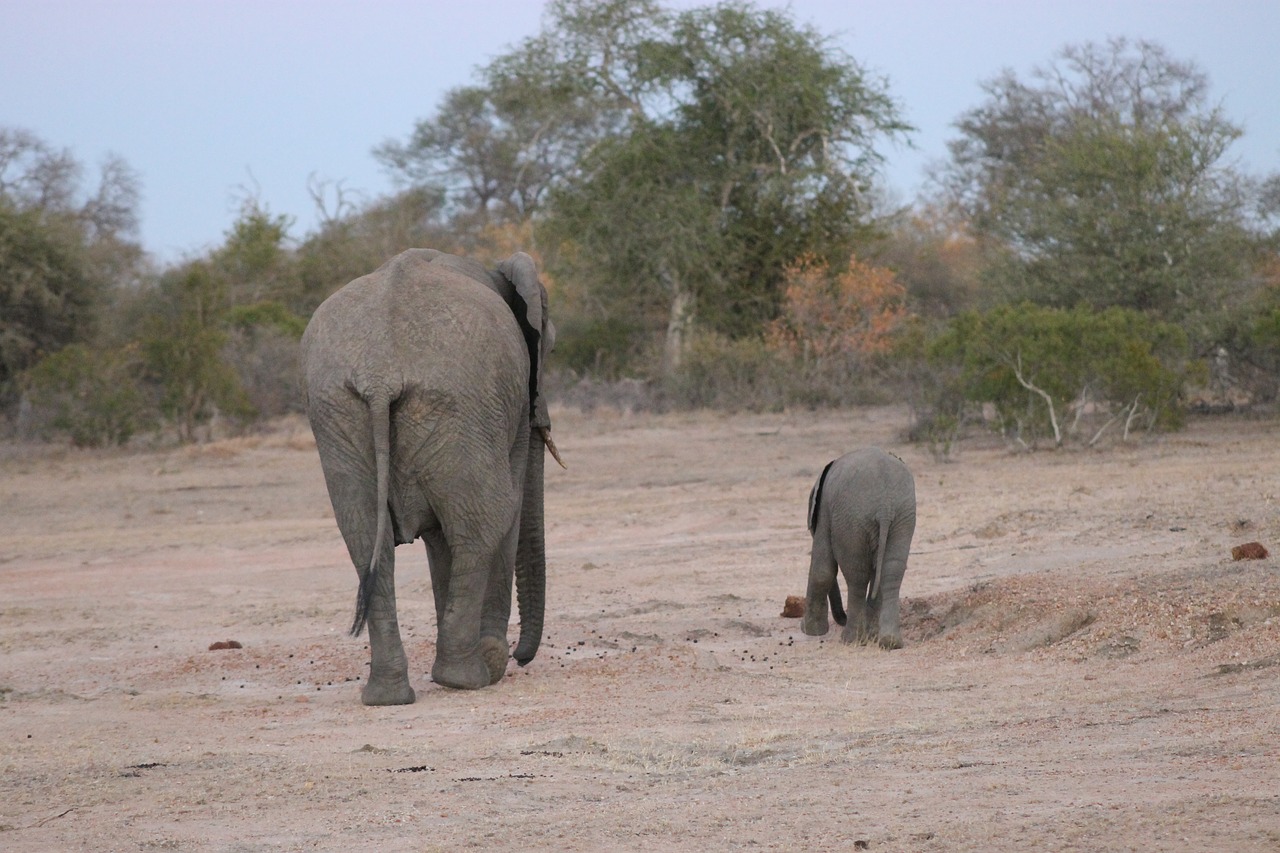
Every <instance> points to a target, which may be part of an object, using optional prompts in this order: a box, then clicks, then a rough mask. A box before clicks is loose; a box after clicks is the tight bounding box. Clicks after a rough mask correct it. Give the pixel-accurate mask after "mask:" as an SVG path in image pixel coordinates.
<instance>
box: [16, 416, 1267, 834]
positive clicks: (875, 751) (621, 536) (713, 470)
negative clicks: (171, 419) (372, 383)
mask: <svg viewBox="0 0 1280 853" xmlns="http://www.w3.org/2000/svg"><path fill="white" fill-rule="evenodd" d="M904 420H905V414H904V413H903V412H902V411H900V410H897V409H869V410H859V411H853V412H847V413H830V414H811V413H796V414H788V415H772V416H756V417H727V416H717V415H711V414H697V415H666V416H649V415H636V416H624V415H620V414H616V413H612V414H611V413H603V414H602V413H596V414H594V415H592V416H586V415H583V414H580V413H577V412H575V411H564V412H560V413H559V416H558V417H557V426H556V436H557V440H558V444H559V446H560V448H561V450H562V452H563V455H564V457H565V459H566V462H567V463H568V465H569V468H568V470H565V471H562V470H560V469H559V468H556V467H554V466H553V467H549V468H548V482H547V487H548V497H547V517H548V543H549V547H548V551H549V563H550V569H549V574H550V581H549V604H548V618H547V638H546V641H545V642H544V644H543V647H542V651H541V652H540V654H539V656H538V658H537V659H536V660H535V661H534V662H533V664H532V665H530V666H529V667H527V668H525V669H518V668H516V667H515V666H514V664H513V665H512V667H511V669H510V671H509V675H508V677H507V679H506V680H504V681H503V682H502V683H500V684H498V685H496V686H494V687H491V688H488V689H486V690H482V691H476V692H457V691H450V690H447V689H443V688H440V687H438V686H436V685H434V684H431V683H430V680H429V678H428V676H427V675H426V673H427V672H428V671H429V670H430V666H431V661H432V655H433V639H434V635H435V627H434V620H435V614H434V612H433V606H432V596H431V591H430V588H429V584H430V581H429V578H428V573H427V571H426V565H425V563H426V560H425V555H424V552H423V549H422V548H421V547H420V546H417V545H414V546H402V547H401V548H400V549H399V550H398V552H397V557H398V561H399V564H400V567H401V568H400V571H399V573H398V578H399V581H400V595H399V598H400V606H401V611H400V615H401V624H402V626H403V628H404V630H406V631H407V633H408V637H407V645H408V649H409V654H410V658H411V667H412V672H413V673H414V678H415V687H416V688H417V690H418V701H417V703H416V704H414V705H411V706H404V707H397V708H365V707H363V706H362V705H360V703H359V688H360V682H359V679H360V678H361V676H362V675H363V674H364V672H365V668H366V662H367V650H366V647H365V644H364V640H363V639H353V638H351V637H349V636H347V635H346V634H345V633H344V629H345V628H346V626H347V625H348V624H349V622H350V618H351V608H352V603H353V600H354V596H355V573H354V571H353V569H352V568H351V566H350V563H349V562H348V559H347V556H346V551H345V549H344V547H343V545H342V542H341V539H340V538H339V536H338V532H337V529H336V528H335V526H334V523H333V519H332V513H331V511H330V509H329V505H328V499H327V496H326V494H325V491H324V487H323V482H322V479H321V475H320V469H319V463H318V460H317V457H316V454H315V450H314V444H313V443H312V441H311V437H310V434H309V433H308V432H307V430H306V428H305V426H304V425H303V424H302V423H301V422H299V421H293V422H285V423H283V424H281V425H280V426H279V427H278V428H277V429H276V430H274V431H273V432H271V433H270V434H266V435H263V436H258V437H253V438H241V439H236V440H230V441H224V442H220V443H215V444H212V445H206V446H202V447H195V448H186V449H180V450H171V451H164V452H147V453H137V452H134V453H121V452H78V451H69V450H66V449H57V448H49V447H31V446H12V445H10V446H0V849H3V850H6V851H46V850H47V851H61V850H93V851H108V850H120V851H134V850H143V851H145V850H200V851H260V850H271V851H276V850H333V851H363V850H434V849H440V850H465V849H483V850H515V849H527V850H573V851H597V850H707V851H719V850H742V849H786V850H797V849H800V850H805V849H809V850H855V849H868V850H883V851H899V850H901V851H966V850H973V851H991V850H1020V851H1021V850H1055V851H1066V850H1079V851H1101V850H1141V851H1150V850H1176V851H1201V850H1203V851H1228V850H1229V851H1275V850H1277V849H1280V567H1278V565H1277V557H1275V556H1272V557H1271V558H1270V559H1265V560H1255V561H1233V560H1232V557H1231V548H1232V546H1233V545H1237V544H1240V543H1243V542H1247V541H1251V540H1257V541H1260V542H1262V543H1264V544H1265V545H1266V546H1267V547H1268V548H1270V549H1272V550H1273V551H1275V550H1280V503H1278V498H1277V496H1278V493H1280V441H1277V430H1278V426H1277V424H1276V423H1275V422H1266V421H1251V420H1243V419H1235V418H1221V417H1219V418H1216V419H1204V420H1197V421H1195V422H1193V423H1192V424H1191V425H1190V427H1189V429H1187V430H1186V431H1185V432H1183V433H1180V434H1177V435H1173V436H1166V437H1163V438H1160V439H1158V440H1155V441H1143V442H1138V443H1135V444H1134V445H1132V446H1128V447H1119V448H1115V449H1111V450H1108V451H1105V452H1094V451H1069V452H1040V453H1035V454H1031V455H1025V454H1024V455H1014V454H1011V453H1009V452H1007V451H1006V450H1005V449H1003V448H1002V447H999V446H996V445H994V444H988V445H983V444H981V443H978V442H970V443H968V444H965V445H963V446H962V447H961V449H960V451H959V453H958V454H957V456H956V458H954V459H953V460H952V461H949V462H941V461H936V460H934V459H933V458H931V457H930V456H929V454H928V453H927V452H926V450H925V449H923V448H921V447H918V446H913V445H908V444H904V443H903V442H902V440H901V438H900V430H901V428H902V426H903V424H904ZM868 444H878V445H881V446H884V447H887V448H889V449H891V450H893V451H894V452H896V453H898V454H899V455H901V456H902V457H903V458H904V459H905V460H906V461H907V462H908V464H909V465H910V467H911V468H912V469H913V471H914V472H915V475H916V483H917V492H918V497H919V507H920V510H919V519H920V520H919V526H918V528H917V533H916V540H915V543H914V546H913V555H912V558H911V563H910V567H909V569H908V572H907V577H906V581H905V584H904V596H905V597H906V602H905V611H906V619H905V639H906V641H907V647H906V648H905V649H903V650H901V651H895V652H883V651H880V650H879V649H873V648H863V647H856V646H853V647H851V646H844V645H842V644H840V643H839V642H837V641H836V639H835V635H834V634H832V635H829V636H828V637H827V638H825V639H818V638H810V637H806V636H804V635H803V634H802V633H801V632H800V629H799V621H798V620H795V619H786V618H782V617H781V616H780V612H781V609H782V604H783V601H784V599H785V598H786V596H787V595H791V594H802V593H803V591H804V584H805V575H806V571H807V566H808V550H809V543H808V538H807V534H806V532H805V528H804V512H805V501H806V498H807V495H808V492H809V488H810V486H811V485H812V483H813V480H814V479H815V478H816V476H817V474H818V472H819V471H820V470H821V468H822V466H823V465H824V464H825V463H826V462H827V461H828V460H830V459H831V458H833V457H835V456H837V455H839V454H841V453H843V452H845V451H847V450H850V449H852V448H855V447H859V446H864V445H868ZM515 636H516V626H514V625H513V626H512V633H511V637H512V638H513V639H514V638H515ZM225 640H234V641H236V642H238V643H240V644H241V645H242V648H239V649H230V650H215V651H211V650H209V646H210V644H212V643H214V642H216V641H225Z"/></svg>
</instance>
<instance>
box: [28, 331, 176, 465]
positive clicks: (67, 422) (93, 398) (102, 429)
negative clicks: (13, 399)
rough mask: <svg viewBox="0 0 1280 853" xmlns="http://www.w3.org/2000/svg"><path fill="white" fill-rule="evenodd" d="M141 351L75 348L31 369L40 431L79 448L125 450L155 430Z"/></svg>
mask: <svg viewBox="0 0 1280 853" xmlns="http://www.w3.org/2000/svg"><path fill="white" fill-rule="evenodd" d="M140 371H141V364H140V359H139V356H138V352H137V349H136V347H126V348H123V349H115V350H95V349H91V348H90V347H87V346H84V345H82V344H72V345H70V346H67V347H64V348H63V349H61V350H59V351H58V352H56V353H54V354H53V355H51V356H48V357H47V358H45V359H43V360H42V361H40V363H39V364H37V365H35V366H34V367H32V368H30V369H29V370H28V371H27V372H26V374H25V376H24V381H23V386H24V391H25V394H26V398H27V402H28V403H29V405H30V417H31V419H32V427H33V429H34V431H35V432H36V433H37V434H38V435H40V436H41V437H42V438H51V437H52V436H53V435H54V434H55V433H65V434H66V435H67V436H69V437H70V439H71V443H72V444H74V445H76V446H77V447H102V446H106V445H120V444H124V443H125V442H127V441H128V440H129V439H130V438H131V437H132V436H133V435H134V434H135V433H137V432H138V431H140V430H143V429H148V428H150V427H151V426H152V425H153V424H154V420H155V419H154V411H153V410H152V408H151V407H150V405H149V404H148V401H147V396H146V394H145V393H144V392H143V389H142V386H141V383H140V380H139V376H140Z"/></svg>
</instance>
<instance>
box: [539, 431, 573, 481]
mask: <svg viewBox="0 0 1280 853" xmlns="http://www.w3.org/2000/svg"><path fill="white" fill-rule="evenodd" d="M538 432H540V433H542V441H543V442H544V443H545V444H546V445H547V450H550V451H551V457H552V458H553V459H555V460H556V461H557V462H559V463H560V467H561V468H564V469H565V470H566V471H567V470H569V466H568V465H566V464H564V460H563V459H561V458H560V451H559V450H556V443H555V442H554V441H552V440H551V430H550V429H549V428H547V427H538Z"/></svg>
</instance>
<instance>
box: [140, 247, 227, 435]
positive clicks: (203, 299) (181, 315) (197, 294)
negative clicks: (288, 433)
mask: <svg viewBox="0 0 1280 853" xmlns="http://www.w3.org/2000/svg"><path fill="white" fill-rule="evenodd" d="M155 297H156V298H155V300H154V309H155V310H154V311H153V313H151V314H150V316H149V317H148V318H147V319H146V321H145V324H144V337H143V340H142V351H143V355H144V358H145V363H146V367H147V371H148V373H149V376H150V378H151V379H152V380H153V381H154V382H155V383H156V384H157V385H158V386H159V388H160V389H161V402H160V410H161V412H162V413H163V414H164V415H165V416H166V417H167V418H169V420H170V421H171V422H172V423H173V424H174V425H175V426H176V427H177V429H178V437H179V439H180V440H182V441H184V442H189V441H194V440H195V439H196V430H197V428H198V427H199V426H201V425H203V424H205V423H208V421H209V420H210V419H211V418H213V416H214V415H215V414H217V413H219V412H221V413H222V414H226V415H231V416H233V417H236V416H244V415H247V414H249V408H250V407H249V405H248V401H247V400H246V398H245V395H244V390H243V388H242V387H241V385H240V382H239V378H238V377H237V375H236V372H235V370H234V369H233V368H232V367H231V365H230V364H228V363H227V362H226V361H225V360H224V358H223V348H224V347H225V345H226V343H227V319H228V316H229V309H230V305H229V303H228V301H227V293H226V283H225V281H224V280H223V279H222V278H221V277H220V276H219V275H218V274H217V272H216V271H215V270H214V269H213V268H212V267H211V266H210V264H209V262H208V261H193V262H190V263H188V264H186V265H185V266H184V267H180V268H177V269H174V270H171V271H170V272H169V273H168V274H167V275H165V276H164V277H163V278H162V279H161V281H160V286H159V288H158V292H157V293H156V294H155Z"/></svg>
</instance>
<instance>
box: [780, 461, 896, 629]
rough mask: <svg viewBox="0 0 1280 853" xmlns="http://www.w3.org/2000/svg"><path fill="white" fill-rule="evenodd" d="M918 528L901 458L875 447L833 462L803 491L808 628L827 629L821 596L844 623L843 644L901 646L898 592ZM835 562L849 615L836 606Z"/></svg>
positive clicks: (838, 605) (806, 618)
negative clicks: (809, 539)
mask: <svg viewBox="0 0 1280 853" xmlns="http://www.w3.org/2000/svg"><path fill="white" fill-rule="evenodd" d="M915 529H916V486H915V480H913V479H912V477H911V472H910V471H908V470H907V466H906V465H904V464H903V462H902V460H900V459H898V458H897V457H896V456H893V455H891V454H888V453H885V452H884V451H883V450H879V449H877V448H868V449H865V450H855V451H853V452H852V453H848V454H846V455H844V456H841V457H840V458H839V459H837V460H835V461H834V462H832V463H831V464H830V465H828V466H827V468H826V469H825V470H824V471H823V472H822V476H821V477H819V478H818V482H817V483H816V484H815V485H814V487H813V490H812V491H811V492H810V493H809V532H810V533H812V534H813V552H812V555H811V557H810V561H809V588H808V593H807V595H806V598H805V609H804V621H803V622H802V623H801V627H802V628H803V630H804V632H805V633H806V634H810V635H813V636H821V635H822V634H825V633H827V627H828V625H827V601H828V599H830V601H831V608H832V615H833V616H834V617H835V620H836V622H838V623H839V624H842V625H844V632H843V634H842V635H841V639H842V640H843V641H844V642H846V643H855V642H856V643H868V642H879V644H880V646H881V647H882V648H886V649H900V648H902V629H901V627H900V625H899V617H898V592H899V590H900V589H901V588H902V577H903V575H904V574H905V573H906V571H907V555H908V554H909V553H910V552H911V537H912V535H914V533H915ZM837 566H838V567H839V568H840V570H841V571H842V572H843V573H844V578H845V582H846V583H847V584H848V586H849V616H848V620H847V621H846V620H845V619H844V618H843V617H844V613H843V610H842V608H841V607H840V587H839V585H838V584H837V583H836V568H837Z"/></svg>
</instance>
